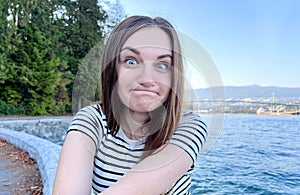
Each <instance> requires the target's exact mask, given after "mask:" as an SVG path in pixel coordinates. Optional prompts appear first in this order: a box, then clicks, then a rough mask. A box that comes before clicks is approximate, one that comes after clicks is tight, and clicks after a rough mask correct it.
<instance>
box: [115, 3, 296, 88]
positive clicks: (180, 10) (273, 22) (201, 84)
mask: <svg viewBox="0 0 300 195" xmlns="http://www.w3.org/2000/svg"><path fill="white" fill-rule="evenodd" d="M112 1H113V0H112ZM120 2H121V3H122V4H123V6H124V9H125V12H126V14H127V15H128V16H130V15H147V16H151V17H155V16H161V17H164V18H166V19H167V20H169V21H170V22H171V23H172V24H173V25H174V26H175V28H176V29H177V30H178V31H180V32H182V33H185V34H186V35H187V36H189V37H191V38H193V39H194V40H195V41H196V42H197V43H198V44H199V45H201V46H202V47H203V48H204V50H205V51H206V52H207V53H208V55H209V56H210V57H211V59H212V60H213V62H214V64H215V66H216V69H217V70H218V72H219V74H220V76H221V79H222V81H223V84H224V85H225V86H246V85H253V84H257V85H261V86H279V87H300V1H298V0H209V1H204V0H185V1H184V0H152V1H137V0H120ZM192 72H195V71H192ZM196 72H197V71H196ZM210 76H211V75H206V76H205V75H204V76H203V73H202V75H201V74H200V72H197V73H195V74H193V75H191V77H190V78H191V79H192V84H191V85H192V86H193V88H205V87H208V84H207V81H206V80H207V78H209V77H210ZM205 77H206V79H205Z"/></svg>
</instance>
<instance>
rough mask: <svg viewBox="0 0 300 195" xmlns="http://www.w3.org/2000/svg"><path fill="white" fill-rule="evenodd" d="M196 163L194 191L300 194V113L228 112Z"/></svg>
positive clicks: (194, 194)
mask: <svg viewBox="0 0 300 195" xmlns="http://www.w3.org/2000/svg"><path fill="white" fill-rule="evenodd" d="M203 118H204V121H205V120H208V119H209V117H207V116H205V115H204V116H203ZM208 123H209V122H208ZM196 164H197V165H196V168H195V171H194V175H193V179H192V188H191V193H192V194H193V195H198V194H293V195H294V194H300V116H258V115H247V114H245V115H242V114H241V115H239V114H228V115H225V119H224V123H223V128H222V130H221V133H220V136H219V137H218V139H217V141H216V143H215V144H214V145H213V146H212V147H211V148H210V150H209V151H208V152H207V153H205V154H204V155H201V156H200V157H199V158H198V160H197V162H196Z"/></svg>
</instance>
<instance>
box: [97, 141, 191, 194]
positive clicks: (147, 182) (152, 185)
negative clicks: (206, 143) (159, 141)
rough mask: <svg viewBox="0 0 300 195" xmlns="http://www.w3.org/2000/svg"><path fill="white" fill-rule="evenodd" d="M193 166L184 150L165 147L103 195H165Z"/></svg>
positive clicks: (174, 146) (133, 169)
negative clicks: (163, 194)
mask: <svg viewBox="0 0 300 195" xmlns="http://www.w3.org/2000/svg"><path fill="white" fill-rule="evenodd" d="M192 164H193V160H192V158H191V156H190V155H189V154H188V153H187V152H185V151H184V150H183V149H181V148H180V147H178V146H176V145H173V144H167V145H164V146H163V148H162V149H160V150H159V151H158V152H157V153H155V154H153V155H150V156H148V157H146V158H145V159H144V160H142V161H141V162H140V163H138V164H137V165H136V166H135V167H133V168H132V169H131V170H129V171H128V172H127V173H126V174H125V175H124V176H123V177H121V178H120V180H119V181H118V182H117V183H115V184H114V185H112V186H111V187H109V188H108V189H107V190H105V191H104V192H102V193H101V195H102V194H109V195H122V194H124V195H125V194H126V195H127V194H131V195H135V194H145V195H146V194H161V193H165V192H166V191H167V190H168V189H170V188H171V187H172V185H173V184H174V183H175V182H176V181H177V180H179V179H180V178H181V177H182V176H183V175H184V174H185V173H186V172H187V170H188V169H190V167H191V166H192Z"/></svg>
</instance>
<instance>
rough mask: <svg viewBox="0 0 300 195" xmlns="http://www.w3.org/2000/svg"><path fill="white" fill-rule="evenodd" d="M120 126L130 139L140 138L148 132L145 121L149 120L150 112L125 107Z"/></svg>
mask: <svg viewBox="0 0 300 195" xmlns="http://www.w3.org/2000/svg"><path fill="white" fill-rule="evenodd" d="M123 114H124V115H123V117H122V118H121V121H120V126H121V128H122V129H123V131H124V133H125V135H126V136H127V137H128V138H129V139H140V138H142V137H144V136H145V135H146V133H147V130H146V127H145V123H146V121H147V120H149V113H138V112H134V111H133V110H130V109H124V112H123Z"/></svg>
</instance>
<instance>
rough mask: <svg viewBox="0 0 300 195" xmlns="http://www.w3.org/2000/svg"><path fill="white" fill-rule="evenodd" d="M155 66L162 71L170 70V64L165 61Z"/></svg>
mask: <svg viewBox="0 0 300 195" xmlns="http://www.w3.org/2000/svg"><path fill="white" fill-rule="evenodd" d="M155 67H156V68H157V69H158V70H160V71H167V70H169V65H168V64H165V63H158V64H156V65H155Z"/></svg>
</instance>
